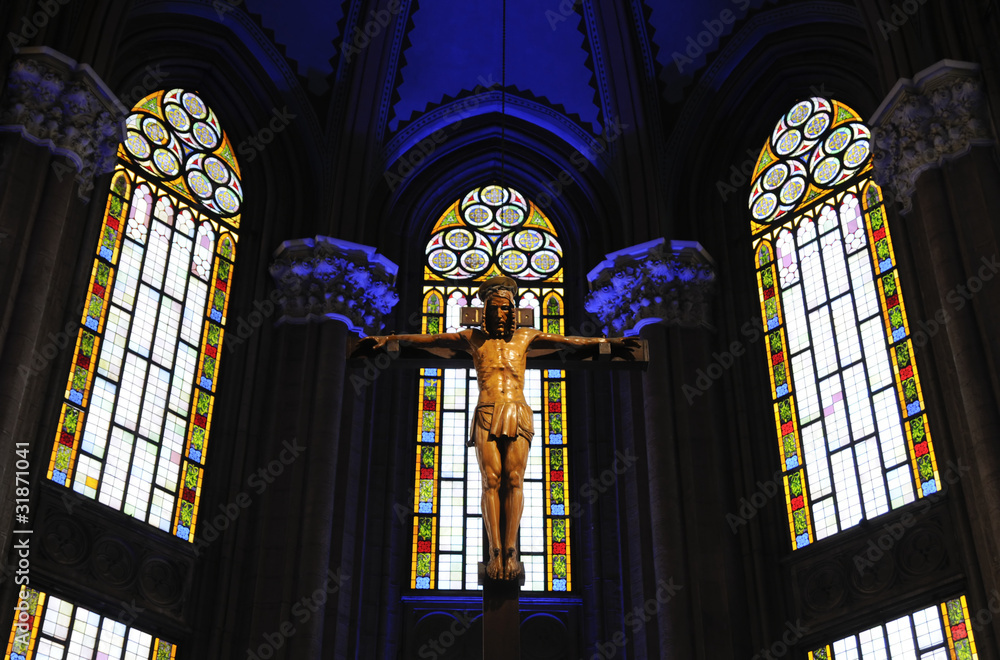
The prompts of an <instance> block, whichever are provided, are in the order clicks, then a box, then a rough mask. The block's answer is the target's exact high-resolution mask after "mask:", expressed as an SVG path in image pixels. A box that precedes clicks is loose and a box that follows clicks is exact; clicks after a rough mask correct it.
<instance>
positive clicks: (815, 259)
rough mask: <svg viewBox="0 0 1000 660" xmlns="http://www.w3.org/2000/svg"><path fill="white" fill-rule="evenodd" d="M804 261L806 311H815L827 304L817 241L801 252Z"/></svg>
mask: <svg viewBox="0 0 1000 660" xmlns="http://www.w3.org/2000/svg"><path fill="white" fill-rule="evenodd" d="M799 256H800V258H801V261H802V282H803V286H804V290H805V294H806V309H815V308H816V307H818V306H819V305H822V304H823V303H825V302H826V300H827V298H826V286H825V285H824V284H823V265H822V263H821V262H822V258H821V257H820V253H819V247H818V246H817V245H816V241H813V242H812V243H809V244H808V245H806V246H804V247H803V248H801V249H800V250H799Z"/></svg>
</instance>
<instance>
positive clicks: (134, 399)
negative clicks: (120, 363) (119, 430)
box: [115, 353, 148, 431]
mask: <svg viewBox="0 0 1000 660" xmlns="http://www.w3.org/2000/svg"><path fill="white" fill-rule="evenodd" d="M147 366H148V363H147V362H146V361H145V360H143V359H142V358H140V357H137V356H135V355H133V354H131V353H130V354H129V355H128V357H126V358H125V371H124V373H123V374H122V382H121V396H119V397H118V407H117V409H116V410H115V422H116V423H118V424H121V425H122V426H124V427H125V428H127V429H129V430H130V431H134V430H135V425H136V421H137V420H138V418H139V404H140V402H141V400H142V391H143V388H144V386H145V384H146V368H147Z"/></svg>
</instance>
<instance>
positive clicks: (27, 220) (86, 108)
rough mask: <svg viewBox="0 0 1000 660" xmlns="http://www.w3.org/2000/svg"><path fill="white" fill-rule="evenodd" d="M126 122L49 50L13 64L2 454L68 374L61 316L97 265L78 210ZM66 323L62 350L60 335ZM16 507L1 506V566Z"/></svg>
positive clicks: (1, 235)
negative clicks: (52, 383) (84, 243)
mask: <svg viewBox="0 0 1000 660" xmlns="http://www.w3.org/2000/svg"><path fill="white" fill-rule="evenodd" d="M124 115H125V108H124V107H122V105H121V103H119V102H118V100H117V99H116V98H115V97H114V95H113V94H112V93H111V91H110V90H109V89H108V88H107V86H106V85H105V84H104V83H103V82H102V81H101V80H100V79H99V78H98V77H97V75H96V74H95V73H94V71H93V69H91V68H90V67H89V66H87V65H86V64H78V63H77V62H75V61H73V60H71V59H69V58H68V57H66V56H64V55H62V54H60V53H58V52H56V51H54V50H52V49H50V48H23V49H21V50H20V51H19V52H18V54H17V55H16V57H15V58H14V59H13V60H12V62H11V66H10V70H9V72H8V74H7V79H6V86H5V88H4V92H3V95H2V96H0V290H2V291H4V292H6V294H7V295H6V296H5V297H4V301H3V302H2V303H0V446H2V447H13V446H14V442H15V441H17V442H33V441H34V439H35V437H36V434H37V433H38V424H39V416H40V414H41V408H42V407H41V405H40V403H39V402H40V401H41V399H42V394H43V393H44V391H45V389H46V387H47V384H48V379H47V377H48V376H49V375H50V373H51V370H52V367H53V365H54V364H58V365H61V366H62V365H66V364H68V359H69V357H68V353H69V352H71V350H72V349H71V347H72V345H73V343H74V339H73V337H75V334H76V323H77V322H78V320H79V316H80V313H81V310H79V309H74V310H73V316H74V317H75V318H69V317H66V316H65V310H66V309H67V301H68V298H69V293H70V288H71V284H73V282H74V277H75V276H76V275H77V274H78V273H79V272H80V271H83V270H86V271H87V272H88V273H89V270H90V264H91V263H92V260H93V250H92V249H87V250H81V240H82V238H83V236H84V235H85V234H84V231H85V226H86V224H87V223H86V212H87V207H86V205H85V204H84V203H83V202H84V201H86V200H87V199H88V198H89V195H90V193H91V192H92V190H93V186H94V180H95V178H96V177H97V176H99V175H100V174H102V173H104V172H109V171H110V170H111V167H112V166H113V164H114V158H115V150H116V149H117V145H118V142H119V135H120V132H119V127H120V125H121V124H120V120H121V119H122V118H123V117H124ZM88 253H89V254H90V261H87V257H86V256H85V255H87V254H88ZM81 255H84V256H81ZM81 260H82V261H86V262H87V263H86V264H83V263H81ZM70 320H72V321H73V324H74V329H73V332H72V333H71V336H70V338H69V339H68V340H67V339H64V338H62V337H61V336H60V330H61V329H62V328H63V326H64V325H65V324H66V323H67V322H68V321H70ZM64 349H65V350H64ZM57 357H62V358H64V359H62V360H59V359H57ZM59 377H62V378H65V375H62V374H60V376H59ZM52 428H53V436H54V428H55V427H54V426H53V427H52ZM42 437H45V435H44V434H42ZM50 450H51V445H47V444H45V443H44V442H43V443H41V445H40V446H34V445H33V446H32V447H31V453H32V463H33V464H35V465H38V464H40V463H42V462H47V457H48V452H49V451H50ZM15 458H16V457H15V455H14V453H13V452H12V451H4V452H0V480H2V481H3V483H13V482H14V459H15ZM13 504H14V502H13V500H12V499H11V498H2V499H0V521H2V522H0V565H2V564H5V563H6V562H5V559H6V553H7V549H8V546H9V539H10V536H9V535H10V530H11V527H10V525H11V522H10V521H11V520H12V515H11V514H12V513H13Z"/></svg>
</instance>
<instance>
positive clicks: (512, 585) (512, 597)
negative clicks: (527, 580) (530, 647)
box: [479, 562, 524, 660]
mask: <svg viewBox="0 0 1000 660" xmlns="http://www.w3.org/2000/svg"><path fill="white" fill-rule="evenodd" d="M479 584H481V585H482V587H483V660H515V659H518V658H520V657H521V606H520V594H521V585H523V584H524V574H523V573H522V574H521V576H520V579H518V580H491V579H490V578H488V577H487V576H486V564H485V563H484V562H479Z"/></svg>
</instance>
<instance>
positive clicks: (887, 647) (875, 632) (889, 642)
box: [809, 596, 979, 660]
mask: <svg viewBox="0 0 1000 660" xmlns="http://www.w3.org/2000/svg"><path fill="white" fill-rule="evenodd" d="M888 657H892V658H914V659H915V660H976V659H977V658H979V653H978V652H977V651H976V642H975V639H973V631H972V620H971V619H970V618H969V607H968V605H967V604H966V602H965V596H960V597H958V598H954V599H952V600H948V601H945V602H943V603H941V604H940V605H937V606H932V607H928V608H927V609H924V610H919V611H917V612H913V613H912V614H908V615H906V616H904V617H900V618H898V619H894V620H892V621H887V622H886V623H882V624H879V625H877V626H875V627H874V628H871V629H869V630H865V631H864V632H859V633H858V634H856V635H851V636H849V637H845V638H844V639H841V640H839V641H836V642H834V643H832V644H827V645H826V646H822V647H820V648H818V649H816V650H814V651H810V652H809V660H875V659H882V658H888Z"/></svg>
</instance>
